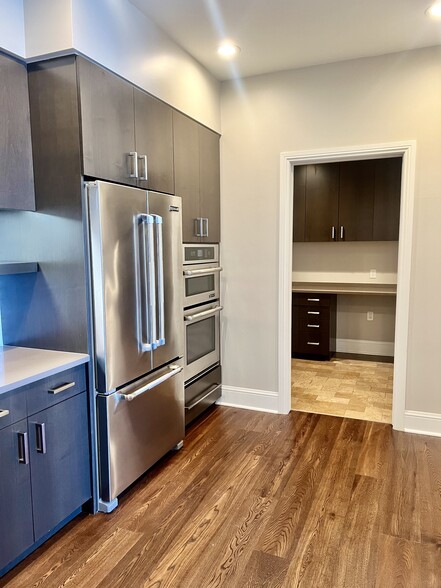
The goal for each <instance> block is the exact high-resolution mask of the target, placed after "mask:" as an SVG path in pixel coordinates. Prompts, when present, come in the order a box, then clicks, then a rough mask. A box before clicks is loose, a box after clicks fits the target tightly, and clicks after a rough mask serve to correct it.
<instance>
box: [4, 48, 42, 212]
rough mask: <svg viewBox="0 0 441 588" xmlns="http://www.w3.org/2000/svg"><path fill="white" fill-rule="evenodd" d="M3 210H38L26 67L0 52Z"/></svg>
mask: <svg viewBox="0 0 441 588" xmlns="http://www.w3.org/2000/svg"><path fill="white" fill-rule="evenodd" d="M0 80H1V83H0V178H1V182H0V208H10V209H16V210H35V194H34V173H33V165H32V147H31V126H30V115H29V94H28V80H27V72H26V66H25V65H24V64H22V63H20V62H18V61H16V60H15V59H12V58H11V57H7V56H6V55H3V54H2V53H0Z"/></svg>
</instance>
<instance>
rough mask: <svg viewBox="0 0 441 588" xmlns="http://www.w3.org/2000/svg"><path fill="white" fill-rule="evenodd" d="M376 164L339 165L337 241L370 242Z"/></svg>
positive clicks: (366, 162) (351, 162)
mask: <svg viewBox="0 0 441 588" xmlns="http://www.w3.org/2000/svg"><path fill="white" fill-rule="evenodd" d="M374 186H375V161H374V160H366V161H346V162H343V163H340V198H339V209H338V225H339V227H338V238H339V240H341V241H372V228H373V219H374Z"/></svg>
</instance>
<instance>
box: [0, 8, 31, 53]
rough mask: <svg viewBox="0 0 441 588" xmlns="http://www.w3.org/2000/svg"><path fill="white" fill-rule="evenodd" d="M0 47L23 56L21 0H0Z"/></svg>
mask: <svg viewBox="0 0 441 588" xmlns="http://www.w3.org/2000/svg"><path fill="white" fill-rule="evenodd" d="M0 48H1V49H4V50H5V51H9V52H10V53H14V54H15V55H17V56H19V57H24V54H25V32H24V23H23V0H0Z"/></svg>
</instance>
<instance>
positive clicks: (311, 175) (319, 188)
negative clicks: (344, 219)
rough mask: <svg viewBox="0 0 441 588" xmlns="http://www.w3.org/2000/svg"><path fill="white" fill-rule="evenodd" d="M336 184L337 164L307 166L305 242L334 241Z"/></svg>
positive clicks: (336, 204)
mask: <svg viewBox="0 0 441 588" xmlns="http://www.w3.org/2000/svg"><path fill="white" fill-rule="evenodd" d="M338 182H339V164H338V163H321V164H318V165H308V166H307V170H306V213H305V217H306V224H305V240H306V241H333V240H334V239H333V234H335V230H336V228H337V222H338V189H339V184H338ZM333 227H334V230H333Z"/></svg>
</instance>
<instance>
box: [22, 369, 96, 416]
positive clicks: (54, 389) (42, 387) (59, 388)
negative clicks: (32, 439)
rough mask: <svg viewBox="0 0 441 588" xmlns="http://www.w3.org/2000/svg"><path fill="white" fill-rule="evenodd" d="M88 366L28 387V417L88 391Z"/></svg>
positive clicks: (62, 373) (67, 371)
mask: <svg viewBox="0 0 441 588" xmlns="http://www.w3.org/2000/svg"><path fill="white" fill-rule="evenodd" d="M86 388H87V385H86V366H85V365H80V366H77V367H75V368H72V369H70V370H65V371H64V372H60V373H59V374H56V375H54V376H50V377H49V378H45V379H44V380H40V381H39V382H35V383H34V384H30V385H29V386H26V389H27V405H28V415H32V414H35V413H36V412H39V411H40V410H44V409H45V408H49V407H50V406H54V405H55V404H58V403H59V402H62V401H63V400H66V399H67V398H71V397H72V396H75V395H76V394H78V393H79V392H84V390H86Z"/></svg>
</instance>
